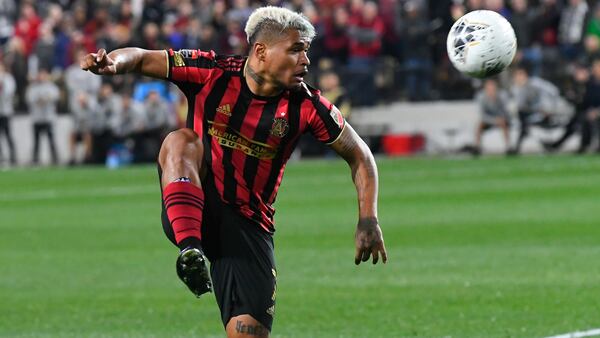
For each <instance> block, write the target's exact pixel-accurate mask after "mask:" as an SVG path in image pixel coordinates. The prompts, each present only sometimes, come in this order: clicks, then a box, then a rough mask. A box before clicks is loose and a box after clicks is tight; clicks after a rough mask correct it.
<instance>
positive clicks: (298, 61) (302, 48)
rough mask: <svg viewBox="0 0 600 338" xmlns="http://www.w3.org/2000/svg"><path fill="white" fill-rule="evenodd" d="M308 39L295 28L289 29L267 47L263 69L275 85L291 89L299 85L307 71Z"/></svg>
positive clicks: (308, 61)
mask: <svg viewBox="0 0 600 338" xmlns="http://www.w3.org/2000/svg"><path fill="white" fill-rule="evenodd" d="M309 47H310V41H309V40H308V39H306V38H305V37H302V36H301V35H300V33H299V32H298V31H297V30H290V31H288V32H287V34H286V35H285V36H284V37H282V39H280V40H277V41H275V42H274V43H272V44H271V45H270V46H269V47H268V49H267V56H266V58H265V69H266V72H267V73H268V74H269V78H270V80H271V81H273V82H274V83H276V84H277V85H279V86H281V87H284V88H288V89H293V88H297V87H299V86H300V84H301V83H302V81H304V76H305V75H306V73H307V72H308V65H310V60H309V59H308V55H307V52H308V48H309Z"/></svg>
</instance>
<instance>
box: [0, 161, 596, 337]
mask: <svg viewBox="0 0 600 338" xmlns="http://www.w3.org/2000/svg"><path fill="white" fill-rule="evenodd" d="M378 163H379V169H380V185H381V186H380V204H379V210H380V215H379V216H380V222H381V226H382V228H383V231H384V235H385V240H386V245H387V249H388V254H389V261H388V264H387V265H385V266H383V265H379V264H378V265H377V266H373V265H372V264H366V265H360V266H358V267H357V266H355V265H354V242H353V235H354V227H355V223H356V220H357V212H356V204H357V203H356V196H355V190H354V186H353V185H352V182H351V179H350V175H349V170H348V169H347V167H346V164H345V163H343V162H339V161H317V162H314V161H307V162H294V163H290V164H289V166H288V169H287V172H286V176H285V178H284V181H283V185H282V188H281V190H280V193H279V197H278V202H277V205H276V206H277V209H278V211H277V216H276V222H277V229H278V230H277V233H276V235H275V245H276V259H277V265H278V274H279V280H278V293H277V297H278V299H277V301H278V303H277V308H276V315H275V324H274V328H273V336H274V337H369V338H370V337H447V336H452V337H545V336H550V335H556V334H560V333H566V332H572V331H576V330H586V329H592V328H598V327H600V221H599V220H600V157H572V156H556V157H524V158H516V159H504V158H484V159H481V160H449V159H404V160H402V159H399V160H384V159H380V160H378ZM159 199H160V197H159V190H158V186H157V179H156V169H155V167H153V166H147V167H135V168H128V169H123V170H115V171H107V170H105V169H102V168H87V169H64V168H60V169H41V170H19V171H5V172H0V202H1V203H0V217H1V218H0V336H2V337H192V336H194V337H222V336H223V331H222V326H221V322H220V318H219V313H218V310H217V306H216V303H215V300H214V297H213V296H212V295H208V296H205V297H203V298H201V299H199V300H197V299H195V298H194V297H193V296H192V295H191V293H189V292H188V291H187V289H186V288H185V286H184V285H183V284H181V283H180V282H179V280H178V279H177V277H176V275H175V271H174V261H175V258H176V255H177V250H176V249H175V248H174V247H172V246H171V244H170V243H169V242H168V241H167V240H166V238H165V237H164V235H163V233H162V229H161V226H160V222H159V213H160V209H159Z"/></svg>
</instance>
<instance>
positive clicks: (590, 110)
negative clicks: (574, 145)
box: [578, 59, 600, 153]
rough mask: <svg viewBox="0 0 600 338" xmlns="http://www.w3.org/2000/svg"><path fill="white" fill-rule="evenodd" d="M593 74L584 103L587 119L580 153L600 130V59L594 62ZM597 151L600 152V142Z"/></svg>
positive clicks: (583, 129) (582, 132)
mask: <svg viewBox="0 0 600 338" xmlns="http://www.w3.org/2000/svg"><path fill="white" fill-rule="evenodd" d="M591 75H592V76H591V77H590V79H589V81H588V83H587V85H586V89H585V95H584V98H583V104H582V109H583V111H584V112H585V120H584V123H583V126H582V127H583V128H582V131H581V145H580V147H579V150H578V152H579V153H584V152H585V151H586V150H587V149H588V147H589V146H590V144H591V141H592V136H593V134H594V133H595V134H596V135H598V133H599V132H600V126H599V123H600V59H596V60H594V62H593V63H592V72H591ZM599 138H600V137H599ZM596 152H598V153H600V142H599V143H598V148H597V149H596Z"/></svg>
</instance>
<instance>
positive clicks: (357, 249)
mask: <svg viewBox="0 0 600 338" xmlns="http://www.w3.org/2000/svg"><path fill="white" fill-rule="evenodd" d="M361 257H362V253H361V252H360V248H359V247H356V253H355V254H354V264H356V265H358V264H360V258H361Z"/></svg>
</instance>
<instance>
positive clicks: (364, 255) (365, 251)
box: [362, 250, 371, 262]
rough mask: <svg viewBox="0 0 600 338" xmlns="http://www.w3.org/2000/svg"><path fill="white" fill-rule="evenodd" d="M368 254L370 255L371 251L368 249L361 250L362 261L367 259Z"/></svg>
mask: <svg viewBox="0 0 600 338" xmlns="http://www.w3.org/2000/svg"><path fill="white" fill-rule="evenodd" d="M370 256H371V252H370V251H369V250H363V252H362V261H363V262H366V261H368V260H369V257H370Z"/></svg>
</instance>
